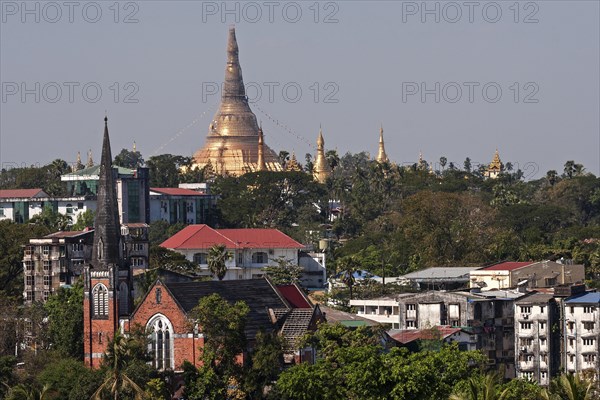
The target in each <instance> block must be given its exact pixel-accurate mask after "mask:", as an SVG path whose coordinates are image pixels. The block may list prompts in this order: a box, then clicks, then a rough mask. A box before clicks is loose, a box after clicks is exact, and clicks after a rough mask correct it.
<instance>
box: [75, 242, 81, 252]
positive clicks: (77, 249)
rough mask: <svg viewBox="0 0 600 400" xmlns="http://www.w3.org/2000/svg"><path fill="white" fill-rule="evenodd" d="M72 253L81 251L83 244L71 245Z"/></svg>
mask: <svg viewBox="0 0 600 400" xmlns="http://www.w3.org/2000/svg"><path fill="white" fill-rule="evenodd" d="M73 251H83V243H73Z"/></svg>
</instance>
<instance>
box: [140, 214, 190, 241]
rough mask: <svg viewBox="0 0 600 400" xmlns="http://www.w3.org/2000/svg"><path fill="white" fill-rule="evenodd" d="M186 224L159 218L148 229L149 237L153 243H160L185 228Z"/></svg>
mask: <svg viewBox="0 0 600 400" xmlns="http://www.w3.org/2000/svg"><path fill="white" fill-rule="evenodd" d="M185 226H186V225H184V224H182V223H176V224H170V223H168V222H167V221H163V220H162V219H161V220H158V221H154V222H152V223H151V224H150V228H149V229H148V239H149V241H150V244H151V245H159V244H161V243H162V242H164V241H165V240H167V239H168V238H170V237H171V236H173V235H174V234H176V233H177V232H179V231H180V230H182V229H183V228H185Z"/></svg>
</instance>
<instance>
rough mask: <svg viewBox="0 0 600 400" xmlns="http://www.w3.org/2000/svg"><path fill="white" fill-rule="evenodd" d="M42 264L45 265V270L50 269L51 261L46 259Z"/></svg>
mask: <svg viewBox="0 0 600 400" xmlns="http://www.w3.org/2000/svg"><path fill="white" fill-rule="evenodd" d="M42 264H43V265H44V271H50V261H48V260H44V261H42Z"/></svg>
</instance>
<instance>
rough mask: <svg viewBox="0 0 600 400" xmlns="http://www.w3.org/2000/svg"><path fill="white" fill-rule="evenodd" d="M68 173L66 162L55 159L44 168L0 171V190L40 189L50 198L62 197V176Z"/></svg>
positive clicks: (33, 167) (20, 168) (63, 188)
mask: <svg viewBox="0 0 600 400" xmlns="http://www.w3.org/2000/svg"><path fill="white" fill-rule="evenodd" d="M68 172H70V169H69V165H68V164H67V162H66V161H64V160H60V159H56V160H54V161H52V162H51V163H50V164H47V165H44V166H41V167H40V166H35V165H32V166H30V167H19V168H11V169H2V170H1V171H0V189H37V188H42V189H43V190H44V191H45V192H46V193H48V194H49V195H50V196H64V195H66V193H65V187H64V185H63V184H62V182H61V181H60V176H61V175H62V174H65V173H68Z"/></svg>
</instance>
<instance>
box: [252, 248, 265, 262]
mask: <svg viewBox="0 0 600 400" xmlns="http://www.w3.org/2000/svg"><path fill="white" fill-rule="evenodd" d="M268 261H269V259H268V256H267V253H265V252H264V251H257V252H256V253H253V254H252V263H253V264H266V263H267V262H268Z"/></svg>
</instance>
